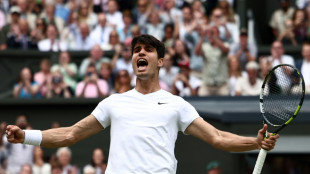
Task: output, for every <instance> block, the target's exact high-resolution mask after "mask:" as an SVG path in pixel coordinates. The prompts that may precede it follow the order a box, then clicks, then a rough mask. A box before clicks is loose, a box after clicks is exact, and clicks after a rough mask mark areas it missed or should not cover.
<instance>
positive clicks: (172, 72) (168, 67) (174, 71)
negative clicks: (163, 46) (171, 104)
mask: <svg viewBox="0 0 310 174" xmlns="http://www.w3.org/2000/svg"><path fill="white" fill-rule="evenodd" d="M179 71H180V69H179V67H177V66H173V59H172V57H171V55H170V54H169V53H166V54H165V57H164V66H163V67H162V68H160V70H159V80H160V81H162V82H164V83H165V84H166V85H167V86H168V91H171V87H172V85H173V80H174V79H175V78H176V76H177V75H178V74H179Z"/></svg>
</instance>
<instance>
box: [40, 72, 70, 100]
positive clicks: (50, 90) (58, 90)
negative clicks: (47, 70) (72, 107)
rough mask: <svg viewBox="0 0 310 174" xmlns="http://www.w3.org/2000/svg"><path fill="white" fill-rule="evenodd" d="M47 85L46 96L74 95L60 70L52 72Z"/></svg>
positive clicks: (66, 96)
mask: <svg viewBox="0 0 310 174" xmlns="http://www.w3.org/2000/svg"><path fill="white" fill-rule="evenodd" d="M47 85H48V87H47V92H46V98H56V97H60V98H71V97H72V96H74V92H73V90H72V88H71V87H70V86H68V85H67V84H66V83H65V82H64V80H63V77H62V74H61V72H60V71H54V72H53V73H52V80H51V81H49V82H48V84H47Z"/></svg>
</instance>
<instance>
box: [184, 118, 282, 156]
mask: <svg viewBox="0 0 310 174" xmlns="http://www.w3.org/2000/svg"><path fill="white" fill-rule="evenodd" d="M266 130H267V125H264V127H263V128H262V129H261V130H259V131H258V134H257V137H245V136H239V135H236V134H233V133H230V132H225V131H221V130H218V129H216V128H215V127H214V126H212V125H211V124H209V123H207V122H206V121H204V120H203V119H202V118H197V119H195V120H194V121H193V122H192V123H191V124H190V125H189V126H188V127H187V129H186V131H185V132H186V133H188V134H190V135H193V136H195V137H197V138H199V139H201V140H203V141H205V142H207V143H209V144H211V145H212V146H213V147H215V148H217V149H221V150H225V151H230V152H242V151H249V150H255V149H260V148H264V149H266V150H272V149H273V148H274V146H275V143H276V141H277V139H278V138H279V135H274V136H270V137H269V138H268V139H265V140H264V133H265V132H266Z"/></svg>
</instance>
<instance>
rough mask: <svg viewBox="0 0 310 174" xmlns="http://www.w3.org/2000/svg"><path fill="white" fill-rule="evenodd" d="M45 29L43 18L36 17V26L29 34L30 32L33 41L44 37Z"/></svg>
mask: <svg viewBox="0 0 310 174" xmlns="http://www.w3.org/2000/svg"><path fill="white" fill-rule="evenodd" d="M46 29H47V25H46V23H45V21H44V20H43V18H37V20H36V26H35V28H34V29H33V30H32V31H31V34H30V36H31V38H32V39H33V41H34V42H36V43H38V42H39V41H40V40H43V39H45V37H46V35H45V34H46Z"/></svg>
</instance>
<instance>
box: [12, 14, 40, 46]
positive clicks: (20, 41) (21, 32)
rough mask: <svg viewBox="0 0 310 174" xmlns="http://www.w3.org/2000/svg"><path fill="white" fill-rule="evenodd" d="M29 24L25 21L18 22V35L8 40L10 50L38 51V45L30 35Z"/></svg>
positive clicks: (13, 35) (15, 34)
mask: <svg viewBox="0 0 310 174" xmlns="http://www.w3.org/2000/svg"><path fill="white" fill-rule="evenodd" d="M29 33H30V32H29V26H28V22H27V21H26V20H24V19H20V20H19V21H18V29H17V31H16V33H14V34H12V35H11V36H10V37H9V38H8V43H7V44H8V48H13V49H21V50H29V49H36V48H37V43H36V42H34V40H33V39H32V38H31V37H30V35H29Z"/></svg>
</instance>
